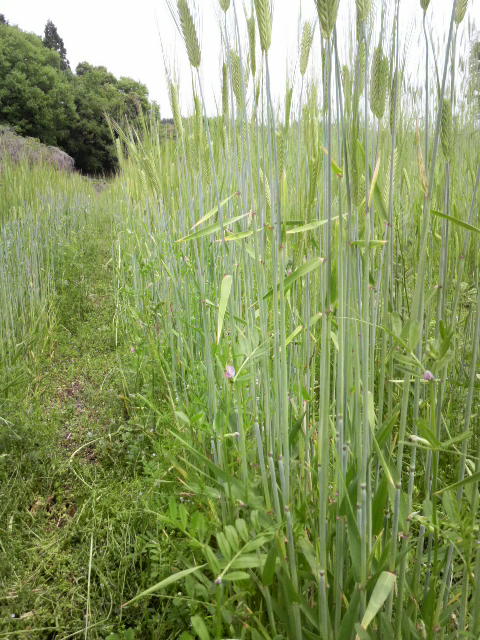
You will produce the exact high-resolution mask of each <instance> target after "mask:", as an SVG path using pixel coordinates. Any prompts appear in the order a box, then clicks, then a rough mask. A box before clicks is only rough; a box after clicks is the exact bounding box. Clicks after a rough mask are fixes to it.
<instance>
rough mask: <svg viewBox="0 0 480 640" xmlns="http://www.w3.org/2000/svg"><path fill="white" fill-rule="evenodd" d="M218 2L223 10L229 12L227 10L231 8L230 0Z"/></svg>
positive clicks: (219, 0)
mask: <svg viewBox="0 0 480 640" xmlns="http://www.w3.org/2000/svg"><path fill="white" fill-rule="evenodd" d="M218 2H219V4H220V8H221V10H222V11H225V13H227V11H228V10H229V9H230V0H218Z"/></svg>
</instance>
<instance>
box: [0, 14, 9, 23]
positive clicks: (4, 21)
mask: <svg viewBox="0 0 480 640" xmlns="http://www.w3.org/2000/svg"><path fill="white" fill-rule="evenodd" d="M0 24H8V22H7V19H6V18H5V16H4V15H3V13H0Z"/></svg>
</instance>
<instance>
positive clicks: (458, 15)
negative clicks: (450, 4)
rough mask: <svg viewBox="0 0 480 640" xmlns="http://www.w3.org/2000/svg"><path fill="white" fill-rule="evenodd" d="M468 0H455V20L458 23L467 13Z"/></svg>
mask: <svg viewBox="0 0 480 640" xmlns="http://www.w3.org/2000/svg"><path fill="white" fill-rule="evenodd" d="M467 8H468V0H457V6H456V7H455V22H456V23H457V24H460V23H461V22H462V20H463V19H464V17H465V14H466V13H467Z"/></svg>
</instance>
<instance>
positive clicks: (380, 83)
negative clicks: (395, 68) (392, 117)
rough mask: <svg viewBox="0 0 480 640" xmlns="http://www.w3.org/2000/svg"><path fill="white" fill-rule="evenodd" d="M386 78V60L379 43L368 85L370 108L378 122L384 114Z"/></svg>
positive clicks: (387, 72)
mask: <svg viewBox="0 0 480 640" xmlns="http://www.w3.org/2000/svg"><path fill="white" fill-rule="evenodd" d="M388 76H389V67H388V58H387V57H386V56H385V55H384V53H383V49H382V45H381V44H380V43H379V45H378V47H377V48H376V49H375V52H374V54H373V61H372V78H371V85H370V108H371V110H372V112H373V114H374V115H375V116H376V117H377V118H378V119H379V120H381V118H382V117H383V114H384V113H385V103H386V98H387V87H388Z"/></svg>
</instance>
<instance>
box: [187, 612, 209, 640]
mask: <svg viewBox="0 0 480 640" xmlns="http://www.w3.org/2000/svg"><path fill="white" fill-rule="evenodd" d="M190 620H191V622H192V627H193V628H194V630H195V633H196V634H197V636H198V637H199V638H200V640H210V634H209V633H208V629H207V625H206V624H205V622H204V621H203V618H201V617H200V616H192V617H191V618H190Z"/></svg>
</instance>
